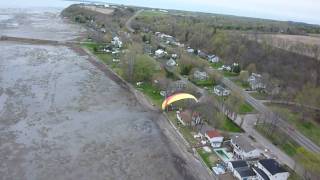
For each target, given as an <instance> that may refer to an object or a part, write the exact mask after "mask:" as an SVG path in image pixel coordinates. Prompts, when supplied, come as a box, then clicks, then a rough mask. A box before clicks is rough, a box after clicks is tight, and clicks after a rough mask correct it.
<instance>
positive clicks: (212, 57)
mask: <svg viewBox="0 0 320 180" xmlns="http://www.w3.org/2000/svg"><path fill="white" fill-rule="evenodd" d="M208 61H209V62H211V63H217V62H219V61H220V58H219V57H218V56H216V55H208Z"/></svg>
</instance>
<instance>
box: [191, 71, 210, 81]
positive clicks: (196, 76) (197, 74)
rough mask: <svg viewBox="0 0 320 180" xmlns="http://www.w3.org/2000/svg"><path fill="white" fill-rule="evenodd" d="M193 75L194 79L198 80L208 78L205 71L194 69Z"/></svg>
mask: <svg viewBox="0 0 320 180" xmlns="http://www.w3.org/2000/svg"><path fill="white" fill-rule="evenodd" d="M193 77H194V79H195V80H198V81H204V80H207V79H208V78H209V76H208V74H207V72H205V71H199V70H196V71H194V73H193Z"/></svg>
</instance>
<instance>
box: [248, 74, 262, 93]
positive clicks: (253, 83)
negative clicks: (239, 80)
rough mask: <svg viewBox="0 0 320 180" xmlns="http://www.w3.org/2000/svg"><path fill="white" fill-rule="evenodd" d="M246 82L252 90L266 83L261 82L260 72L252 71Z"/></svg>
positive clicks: (260, 87)
mask: <svg viewBox="0 0 320 180" xmlns="http://www.w3.org/2000/svg"><path fill="white" fill-rule="evenodd" d="M248 82H249V84H250V87H251V89H252V90H257V89H265V88H266V85H265V84H264V83H263V82H262V76H261V75H260V74H256V73H252V74H251V76H250V77H249V78H248Z"/></svg>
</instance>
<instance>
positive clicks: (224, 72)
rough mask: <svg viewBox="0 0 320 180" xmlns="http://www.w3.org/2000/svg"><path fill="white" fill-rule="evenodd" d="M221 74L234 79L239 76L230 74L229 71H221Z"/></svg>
mask: <svg viewBox="0 0 320 180" xmlns="http://www.w3.org/2000/svg"><path fill="white" fill-rule="evenodd" d="M222 74H223V76H224V77H236V76H238V75H239V74H237V73H234V72H230V71H223V73H222Z"/></svg>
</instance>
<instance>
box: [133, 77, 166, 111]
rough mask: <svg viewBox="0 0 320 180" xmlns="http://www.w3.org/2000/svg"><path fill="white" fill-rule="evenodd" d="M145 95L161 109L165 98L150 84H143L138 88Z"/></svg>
mask: <svg viewBox="0 0 320 180" xmlns="http://www.w3.org/2000/svg"><path fill="white" fill-rule="evenodd" d="M136 88H137V89H138V90H140V91H141V92H142V93H143V94H145V95H146V96H147V97H149V98H150V100H151V101H152V103H153V104H155V105H156V106H157V107H159V108H160V107H161V105H162V101H163V100H164V97H162V96H161V95H160V91H159V90H158V89H157V88H156V87H154V86H152V85H151V84H150V83H142V84H141V85H140V86H136Z"/></svg>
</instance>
